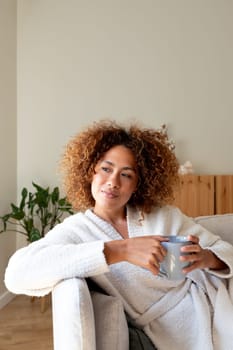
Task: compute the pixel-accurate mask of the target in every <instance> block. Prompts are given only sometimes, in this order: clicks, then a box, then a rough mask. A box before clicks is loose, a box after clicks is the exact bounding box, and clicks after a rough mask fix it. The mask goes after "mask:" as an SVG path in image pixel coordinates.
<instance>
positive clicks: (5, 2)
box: [0, 0, 17, 308]
mask: <svg viewBox="0 0 233 350" xmlns="http://www.w3.org/2000/svg"><path fill="white" fill-rule="evenodd" d="M0 47H1V51H0V52H1V53H0V77H1V78H0V123H1V124H0V125H1V127H0V164H1V181H0V215H3V214H4V213H5V212H6V211H7V210H9V202H11V201H12V202H13V201H14V202H15V200H16V165H17V164H16V1H15V0H0ZM14 251H15V235H14V234H13V233H11V232H9V233H4V234H1V235H0V308H1V306H2V305H4V304H5V303H6V302H7V301H8V300H9V298H10V295H9V294H8V292H7V291H6V288H5V286H4V283H3V279H4V271H5V267H6V265H7V261H8V258H9V256H10V255H11V254H12V253H13V252H14Z"/></svg>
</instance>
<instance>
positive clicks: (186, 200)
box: [174, 174, 233, 217]
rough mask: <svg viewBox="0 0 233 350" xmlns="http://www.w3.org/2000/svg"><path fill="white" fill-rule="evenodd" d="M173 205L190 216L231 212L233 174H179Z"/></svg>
mask: <svg viewBox="0 0 233 350" xmlns="http://www.w3.org/2000/svg"><path fill="white" fill-rule="evenodd" d="M174 205H176V206H177V207H179V208H180V209H181V210H182V212H183V213H184V214H186V215H188V216H192V217H195V216H200V215H213V214H225V213H233V175H194V174H192V175H180V184H179V186H178V188H177V190H176V191H175V201H174Z"/></svg>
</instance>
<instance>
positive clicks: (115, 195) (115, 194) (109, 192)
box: [101, 190, 118, 198]
mask: <svg viewBox="0 0 233 350" xmlns="http://www.w3.org/2000/svg"><path fill="white" fill-rule="evenodd" d="M101 192H102V193H103V194H104V195H105V196H106V197H107V198H116V197H118V194H117V193H116V192H112V191H104V190H102V191H101Z"/></svg>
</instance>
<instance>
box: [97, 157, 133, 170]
mask: <svg viewBox="0 0 233 350" xmlns="http://www.w3.org/2000/svg"><path fill="white" fill-rule="evenodd" d="M102 163H107V164H108V165H111V166H114V163H112V162H110V161H109V160H102ZM122 170H131V171H133V172H135V173H136V169H135V168H132V167H131V166H124V167H123V168H122Z"/></svg>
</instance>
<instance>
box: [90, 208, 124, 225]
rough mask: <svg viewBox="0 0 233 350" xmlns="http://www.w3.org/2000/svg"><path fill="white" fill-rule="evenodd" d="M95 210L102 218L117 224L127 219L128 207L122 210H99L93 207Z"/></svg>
mask: <svg viewBox="0 0 233 350" xmlns="http://www.w3.org/2000/svg"><path fill="white" fill-rule="evenodd" d="M93 212H94V213H95V214H96V215H97V216H99V217H100V218H101V219H104V220H105V221H107V222H109V223H111V224H113V225H115V224H118V223H120V222H125V221H126V208H124V209H123V210H120V211H116V212H113V211H109V212H108V211H101V210H98V209H97V208H94V209H93Z"/></svg>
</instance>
